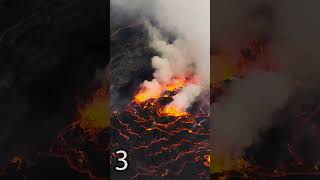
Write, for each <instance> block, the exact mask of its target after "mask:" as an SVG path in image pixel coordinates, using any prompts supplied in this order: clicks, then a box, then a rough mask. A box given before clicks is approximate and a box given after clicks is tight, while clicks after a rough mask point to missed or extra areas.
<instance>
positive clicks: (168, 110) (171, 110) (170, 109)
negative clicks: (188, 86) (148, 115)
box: [160, 105, 188, 117]
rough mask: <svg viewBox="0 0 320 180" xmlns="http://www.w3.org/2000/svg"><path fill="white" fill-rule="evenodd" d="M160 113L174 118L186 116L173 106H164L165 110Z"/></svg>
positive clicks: (185, 113)
mask: <svg viewBox="0 0 320 180" xmlns="http://www.w3.org/2000/svg"><path fill="white" fill-rule="evenodd" d="M160 113H161V114H164V115H167V116H176V117H178V116H187V115H188V113H187V112H185V111H182V110H181V109H179V108H177V107H175V106H174V105H168V106H165V108H164V109H163V110H161V111H160Z"/></svg>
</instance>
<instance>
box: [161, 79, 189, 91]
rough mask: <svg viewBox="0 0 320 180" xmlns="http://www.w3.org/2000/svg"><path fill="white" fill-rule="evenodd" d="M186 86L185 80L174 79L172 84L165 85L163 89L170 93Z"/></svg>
mask: <svg viewBox="0 0 320 180" xmlns="http://www.w3.org/2000/svg"><path fill="white" fill-rule="evenodd" d="M186 84H187V80H185V79H174V80H173V81H172V82H170V83H169V84H167V85H166V86H165V89H166V90H167V91H171V92H172V91H175V90H178V89H180V88H182V87H183V86H185V85H186Z"/></svg>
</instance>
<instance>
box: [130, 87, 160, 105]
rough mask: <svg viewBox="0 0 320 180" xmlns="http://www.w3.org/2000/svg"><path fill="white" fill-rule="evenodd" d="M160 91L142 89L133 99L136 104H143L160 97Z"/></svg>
mask: <svg viewBox="0 0 320 180" xmlns="http://www.w3.org/2000/svg"><path fill="white" fill-rule="evenodd" d="M161 94H162V89H145V88H142V89H141V90H140V91H139V93H138V94H137V95H136V96H135V97H134V100H135V101H136V102H137V103H142V102H145V101H147V100H149V99H158V98H160V97H161Z"/></svg>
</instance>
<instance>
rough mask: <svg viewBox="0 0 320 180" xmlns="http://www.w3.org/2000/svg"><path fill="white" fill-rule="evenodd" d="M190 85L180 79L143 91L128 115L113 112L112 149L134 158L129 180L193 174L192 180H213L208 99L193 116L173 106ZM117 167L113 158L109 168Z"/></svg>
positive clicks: (131, 106)
mask: <svg viewBox="0 0 320 180" xmlns="http://www.w3.org/2000/svg"><path fill="white" fill-rule="evenodd" d="M189 83H195V82H194V79H183V78H182V79H181V78H176V79H173V80H171V81H170V82H169V83H166V84H160V86H158V87H159V88H157V89H152V88H141V89H140V90H139V91H138V93H137V94H136V95H135V96H134V98H133V100H132V101H131V102H129V104H128V105H127V106H126V108H125V109H124V110H121V111H117V110H113V115H112V117H111V118H112V119H111V122H112V123H111V131H112V134H113V135H112V136H111V138H112V140H111V148H112V149H113V150H117V149H125V150H127V152H128V157H130V158H131V159H130V167H129V169H128V170H126V172H128V174H127V176H125V178H127V179H150V178H151V179H152V178H155V179H157V178H162V179H171V178H175V177H179V175H181V174H185V173H190V169H193V171H194V170H197V171H194V173H193V175H194V177H193V178H199V179H207V178H209V176H210V174H209V169H208V167H209V164H210V162H209V159H210V157H209V154H210V153H209V151H208V150H209V142H208V139H209V112H208V111H204V110H202V108H201V105H204V104H205V105H206V106H209V97H206V98H204V100H202V99H201V102H199V104H201V105H199V106H196V107H193V110H192V112H191V111H190V112H186V111H184V110H181V109H179V108H178V107H176V106H174V105H173V104H170V103H171V102H172V101H173V96H175V95H176V94H177V93H178V92H179V91H180V90H181V89H182V88H184V87H185V86H187V85H188V84H189ZM204 109H205V108H204ZM207 109H208V108H207ZM113 150H112V151H113ZM146 157H147V158H146ZM117 162H118V161H117V155H116V154H112V163H111V164H116V163H117ZM111 174H112V173H111Z"/></svg>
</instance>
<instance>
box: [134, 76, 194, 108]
mask: <svg viewBox="0 0 320 180" xmlns="http://www.w3.org/2000/svg"><path fill="white" fill-rule="evenodd" d="M187 83H188V81H187V80H186V79H184V78H180V79H179V78H176V79H173V80H171V81H170V82H169V83H164V84H159V85H158V87H155V88H146V87H142V88H141V89H140V90H139V92H138V93H137V94H136V96H135V97H134V101H135V102H136V103H142V102H145V101H147V100H149V99H159V98H160V97H161V96H163V95H164V93H165V92H167V91H169V92H174V91H176V90H178V89H181V88H182V87H184V86H185V85H186V84H187Z"/></svg>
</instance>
